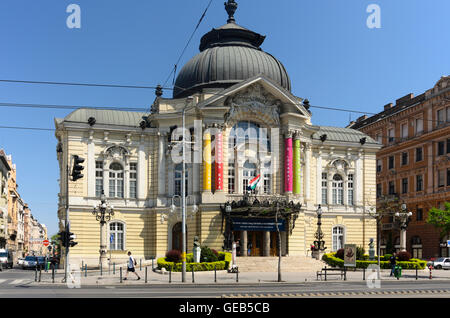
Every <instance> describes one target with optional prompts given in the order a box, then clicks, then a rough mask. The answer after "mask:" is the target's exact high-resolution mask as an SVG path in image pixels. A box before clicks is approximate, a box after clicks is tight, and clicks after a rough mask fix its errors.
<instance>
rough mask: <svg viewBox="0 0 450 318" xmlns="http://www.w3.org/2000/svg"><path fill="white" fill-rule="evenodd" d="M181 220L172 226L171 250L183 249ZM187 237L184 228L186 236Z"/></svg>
mask: <svg viewBox="0 0 450 318" xmlns="http://www.w3.org/2000/svg"><path fill="white" fill-rule="evenodd" d="M181 229H182V225H181V222H178V223H176V224H175V225H174V226H173V227H172V250H177V251H181V250H182V249H183V233H181ZM187 237H188V234H187V229H186V238H187Z"/></svg>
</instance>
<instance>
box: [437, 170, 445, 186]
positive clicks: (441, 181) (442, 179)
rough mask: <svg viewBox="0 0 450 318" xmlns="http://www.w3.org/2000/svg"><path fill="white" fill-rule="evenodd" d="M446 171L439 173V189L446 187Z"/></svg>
mask: <svg viewBox="0 0 450 318" xmlns="http://www.w3.org/2000/svg"><path fill="white" fill-rule="evenodd" d="M445 177H446V176H445V170H439V171H438V188H442V187H445Z"/></svg>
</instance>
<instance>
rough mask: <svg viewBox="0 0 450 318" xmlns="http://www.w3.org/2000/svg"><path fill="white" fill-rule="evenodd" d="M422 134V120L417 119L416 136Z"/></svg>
mask: <svg viewBox="0 0 450 318" xmlns="http://www.w3.org/2000/svg"><path fill="white" fill-rule="evenodd" d="M421 133H423V119H422V118H418V119H416V135H420V134H421Z"/></svg>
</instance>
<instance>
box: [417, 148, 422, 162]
mask: <svg viewBox="0 0 450 318" xmlns="http://www.w3.org/2000/svg"><path fill="white" fill-rule="evenodd" d="M422 160H423V150H422V147H420V148H416V162H419V161H422Z"/></svg>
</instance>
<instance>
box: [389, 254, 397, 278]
mask: <svg viewBox="0 0 450 318" xmlns="http://www.w3.org/2000/svg"><path fill="white" fill-rule="evenodd" d="M389 261H390V262H391V275H390V277H392V276H393V275H394V272H395V265H397V254H396V253H394V254H392V256H391V258H390V259H389Z"/></svg>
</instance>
